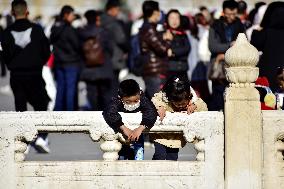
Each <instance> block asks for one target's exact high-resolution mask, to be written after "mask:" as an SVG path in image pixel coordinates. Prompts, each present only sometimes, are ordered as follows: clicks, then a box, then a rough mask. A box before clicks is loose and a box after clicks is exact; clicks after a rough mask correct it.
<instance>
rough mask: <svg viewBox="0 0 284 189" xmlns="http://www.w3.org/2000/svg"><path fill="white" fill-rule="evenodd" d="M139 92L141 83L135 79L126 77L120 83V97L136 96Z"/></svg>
mask: <svg viewBox="0 0 284 189" xmlns="http://www.w3.org/2000/svg"><path fill="white" fill-rule="evenodd" d="M139 93H140V87H139V84H138V83H137V82H136V81H135V80H134V79H126V80H124V81H122V82H121V83H120V84H119V89H118V95H119V96H120V98H123V97H130V96H135V95H137V94H139Z"/></svg>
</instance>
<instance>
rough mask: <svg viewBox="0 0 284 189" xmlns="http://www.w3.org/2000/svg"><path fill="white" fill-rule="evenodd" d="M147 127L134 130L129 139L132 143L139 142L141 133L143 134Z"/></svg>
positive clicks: (141, 126)
mask: <svg viewBox="0 0 284 189" xmlns="http://www.w3.org/2000/svg"><path fill="white" fill-rule="evenodd" d="M145 128H146V127H145V126H143V125H140V126H139V127H138V128H136V129H134V130H133V132H132V134H131V135H130V137H129V139H130V140H131V141H138V139H139V137H140V135H141V133H142V132H143V130H144V129H145Z"/></svg>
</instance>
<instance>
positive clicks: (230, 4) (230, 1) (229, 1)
mask: <svg viewBox="0 0 284 189" xmlns="http://www.w3.org/2000/svg"><path fill="white" fill-rule="evenodd" d="M226 8H228V9H230V10H233V9H238V3H237V2H236V1H235V0H225V1H224V2H223V10H225V9H226Z"/></svg>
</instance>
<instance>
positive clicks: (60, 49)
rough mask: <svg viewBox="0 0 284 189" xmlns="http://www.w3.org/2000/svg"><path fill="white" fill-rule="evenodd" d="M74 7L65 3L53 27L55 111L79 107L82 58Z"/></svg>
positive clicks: (51, 40)
mask: <svg viewBox="0 0 284 189" xmlns="http://www.w3.org/2000/svg"><path fill="white" fill-rule="evenodd" d="M74 19H75V14H74V9H73V8H72V7H71V6H69V5H65V6H63V7H62V9H61V12H60V19H59V20H58V21H57V22H55V24H54V25H53V27H52V28H51V35H50V42H51V44H52V45H53V54H54V70H55V80H56V84H57V89H56V90H57V93H56V100H55V107H54V110H55V111H74V110H76V108H77V106H78V105H77V90H78V89H77V86H78V80H79V73H80V68H81V66H82V59H81V55H80V47H81V46H80V40H79V35H78V32H77V31H76V30H75V29H74V28H73V27H72V25H71V24H72V22H73V21H74Z"/></svg>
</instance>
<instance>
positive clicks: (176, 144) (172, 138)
mask: <svg viewBox="0 0 284 189" xmlns="http://www.w3.org/2000/svg"><path fill="white" fill-rule="evenodd" d="M191 93H192V94H193V98H192V102H193V103H194V104H195V105H196V106H197V108H196V110H195V112H200V111H207V110H208V109H207V105H206V103H205V102H204V101H203V100H202V99H201V98H198V97H197V96H196V94H195V92H194V90H193V89H191ZM165 96H166V95H165V93H163V92H159V93H156V94H155V95H154V97H153V98H152V102H153V103H154V105H155V107H156V108H157V109H158V108H159V107H161V106H162V107H164V108H165V109H166V111H169V112H174V110H173V108H172V107H171V105H170V104H169V102H168V101H167V99H166V98H165ZM150 138H151V140H154V141H155V142H157V143H160V144H162V145H164V146H167V147H170V148H182V147H184V146H185V144H186V142H185V140H184V137H183V135H182V134H179V133H171V134H158V133H157V134H151V135H150Z"/></svg>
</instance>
